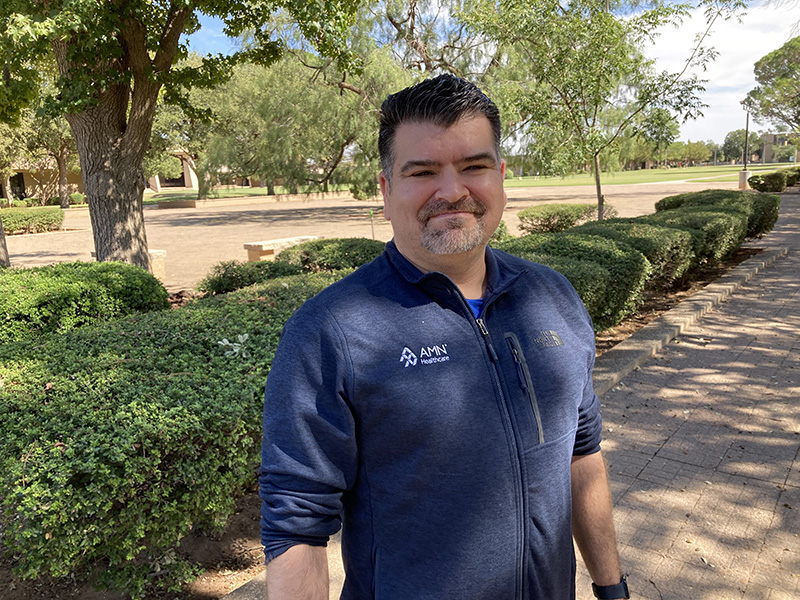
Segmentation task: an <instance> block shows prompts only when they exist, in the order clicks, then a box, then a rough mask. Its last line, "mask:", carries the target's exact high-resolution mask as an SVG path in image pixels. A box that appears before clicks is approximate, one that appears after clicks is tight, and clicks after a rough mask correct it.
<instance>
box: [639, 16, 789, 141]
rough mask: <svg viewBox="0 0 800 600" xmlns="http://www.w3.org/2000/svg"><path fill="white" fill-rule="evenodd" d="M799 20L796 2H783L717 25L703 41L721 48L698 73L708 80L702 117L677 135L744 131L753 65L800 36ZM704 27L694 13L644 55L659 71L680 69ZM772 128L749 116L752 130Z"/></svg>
mask: <svg viewBox="0 0 800 600" xmlns="http://www.w3.org/2000/svg"><path fill="white" fill-rule="evenodd" d="M798 23H800V2H790V3H785V2H784V3H783V6H780V7H779V6H777V5H772V6H769V7H767V6H763V5H760V6H756V5H754V6H751V7H750V8H748V9H747V11H746V14H745V15H744V16H742V17H741V23H739V22H737V21H736V20H735V19H734V20H731V21H724V22H718V23H716V24H715V25H714V27H713V28H712V33H711V35H710V38H709V41H708V43H707V45H709V46H712V47H713V48H714V49H715V50H716V51H717V52H719V56H718V57H717V59H716V61H714V62H713V63H711V64H710V65H709V66H708V68H707V70H706V72H705V73H703V72H698V73H697V74H698V75H699V76H700V77H701V78H702V79H707V80H708V82H707V83H706V84H705V88H706V90H705V92H704V93H702V94H701V96H700V97H701V99H702V101H703V103H704V104H707V105H708V108H706V109H704V110H703V114H704V116H703V117H700V118H698V119H697V120H695V121H688V122H687V123H685V124H683V125H682V126H681V135H680V139H681V140H683V141H687V140H691V141H698V140H703V141H705V140H713V141H715V142H717V143H720V144H721V143H722V141H723V140H724V139H725V134H726V133H728V132H729V131H732V130H734V129H744V128H745V125H746V113H745V111H744V109H743V108H742V106H741V104H739V103H740V101H742V100H744V98H745V97H746V96H747V92H749V91H750V90H751V89H753V88H754V87H755V86H756V80H755V75H754V74H753V66H754V65H755V63H756V61H758V60H759V59H760V58H761V57H763V56H765V55H766V54H769V53H770V52H772V51H773V50H777V49H778V48H780V47H781V46H783V45H784V44H785V43H786V42H788V41H789V40H790V39H791V38H792V37H795V36H797V35H800V31H797V30H795V28H796V27H798V25H797V24H798ZM704 25H705V19H704V17H703V15H702V14H699V13H698V14H695V15H693V17H692V18H691V19H690V20H685V21H684V23H683V26H682V27H681V28H679V29H674V28H669V29H666V30H664V31H663V32H662V34H661V36H660V37H659V38H657V41H656V44H655V45H654V46H653V47H651V48H650V49H646V51H645V54H646V55H647V56H649V57H650V58H654V59H655V60H656V68H658V69H659V70H661V69H666V70H669V71H679V70H680V69H682V68H683V63H684V61H685V60H686V57H687V56H688V53H689V51H690V48H691V47H692V43H693V40H694V36H695V35H696V34H697V32H698V31H701V30H702V29H703V27H704ZM772 129H773V128H772V127H771V126H770V125H769V124H768V123H763V124H762V123H754V121H753V120H752V119H751V120H750V130H751V131H754V130H755V131H759V132H765V133H766V132H768V131H770V132H771V131H772Z"/></svg>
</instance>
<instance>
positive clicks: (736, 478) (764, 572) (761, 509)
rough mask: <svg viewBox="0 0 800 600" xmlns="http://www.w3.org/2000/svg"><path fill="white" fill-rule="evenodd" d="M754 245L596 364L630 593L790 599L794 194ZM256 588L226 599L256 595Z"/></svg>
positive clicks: (799, 264)
mask: <svg viewBox="0 0 800 600" xmlns="http://www.w3.org/2000/svg"><path fill="white" fill-rule="evenodd" d="M752 245H753V246H758V247H764V248H767V249H768V250H767V251H766V252H765V253H762V254H761V255H760V256H758V257H755V258H753V259H750V260H749V261H746V262H745V263H742V265H740V266H739V267H737V268H736V269H735V270H734V271H732V272H731V273H730V274H729V275H728V276H726V277H725V279H723V280H719V281H718V282H717V283H715V284H712V286H709V288H707V289H706V290H705V292H703V293H701V294H700V295H696V296H693V297H692V298H691V299H690V300H688V301H687V302H684V303H683V304H682V305H681V306H679V307H676V308H675V309H673V310H672V311H670V312H669V313H667V314H665V315H663V316H662V318H660V319H659V320H658V321H657V322H654V323H653V324H651V326H649V327H648V329H647V331H644V330H643V331H642V332H639V333H638V334H636V335H635V336H633V337H632V338H631V339H630V340H629V341H627V342H625V343H624V344H622V345H620V346H617V347H616V348H615V349H614V350H612V351H610V352H607V353H606V354H604V355H603V356H602V357H600V359H598V363H597V369H596V374H597V377H596V384H597V388H598V392H599V393H601V402H602V405H603V415H604V427H605V432H604V435H605V442H604V446H603V447H604V452H605V455H606V458H607V460H608V463H609V476H610V479H611V487H612V492H613V495H614V503H615V521H616V523H617V529H618V538H619V543H620V550H621V554H622V561H623V568H624V569H625V571H626V572H627V573H628V574H629V578H628V580H629V585H630V588H631V592H632V597H633V598H639V599H648V600H650V599H652V600H700V599H702V600H729V599H732V598H737V599H746V600H797V599H798V598H800V537H799V536H800V514H799V513H800V402H799V401H798V397H799V396H800V305H799V304H798V300H800V296H799V295H798V291H800V253H798V248H800V195H797V194H785V195H784V196H783V199H782V207H781V217H780V219H779V221H778V224H777V226H776V228H775V229H774V231H773V232H772V233H770V234H769V235H768V236H766V237H765V238H764V239H762V240H759V241H757V242H756V243H754V244H752ZM787 250H788V252H787ZM726 300H727V301H726ZM709 311H710V312H709ZM701 317H702V318H701ZM656 352H657V354H656V355H655V356H654V357H653V358H650V357H651V356H652V355H653V354H655V353H656ZM329 550H330V551H329V556H330V557H331V562H332V565H331V567H332V571H333V578H334V589H332V590H331V598H338V591H337V588H338V586H340V585H341V579H340V577H341V566H340V563H339V562H338V557H337V555H336V550H337V548H336V546H335V544H334V545H332V547H331V548H330V549H329ZM578 562H579V566H578V580H577V600H591V599H592V598H593V595H592V593H591V587H590V580H589V577H588V574H587V573H586V570H585V568H584V566H583V564H582V563H581V561H580V558H579V561H578ZM263 585H264V575H263V573H262V574H261V575H260V576H258V577H256V578H255V579H254V580H252V581H251V582H249V583H248V584H246V585H244V586H242V587H241V588H239V589H238V590H236V591H234V592H233V593H231V594H229V595H228V596H226V600H249V599H253V600H256V599H258V600H263V597H264V596H263ZM509 600H510V599H509Z"/></svg>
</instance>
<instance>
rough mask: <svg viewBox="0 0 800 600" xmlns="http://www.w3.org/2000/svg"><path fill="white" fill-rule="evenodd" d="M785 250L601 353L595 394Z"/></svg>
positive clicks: (240, 594)
mask: <svg viewBox="0 0 800 600" xmlns="http://www.w3.org/2000/svg"><path fill="white" fill-rule="evenodd" d="M788 252H789V249H788V248H784V247H778V248H764V251H763V252H762V253H761V254H759V255H758V256H754V257H753V258H749V259H747V260H745V261H743V262H742V263H741V264H739V265H737V266H736V267H734V268H733V269H731V270H730V271H729V272H728V273H726V274H725V275H723V276H722V277H720V278H719V279H717V280H716V281H715V282H714V283H711V284H709V285H707V286H706V287H705V288H703V290H702V291H699V292H697V293H696V294H694V295H693V296H691V297H690V298H688V299H687V300H684V301H683V302H681V303H680V304H678V305H677V306H675V307H674V308H672V309H670V310H668V311H667V312H665V313H664V314H662V315H661V316H660V317H658V318H657V319H654V320H653V321H651V322H650V323H648V324H647V325H645V326H644V327H642V328H641V329H640V330H639V331H637V332H636V333H634V334H633V335H632V336H631V337H629V338H628V339H627V340H625V341H624V342H620V343H619V344H617V345H616V346H614V347H613V348H612V349H611V350H609V351H608V352H604V353H603V354H602V355H601V356H600V357H598V359H597V361H596V362H595V367H594V390H595V393H596V394H597V395H598V397H601V396H602V395H603V394H605V393H606V392H608V391H609V390H610V389H612V388H613V387H614V386H615V385H617V384H618V383H619V382H620V381H621V380H622V379H624V378H625V377H626V376H627V375H629V374H630V373H631V372H632V371H634V370H636V369H637V368H638V367H640V366H641V365H642V364H644V363H645V362H647V361H648V360H649V359H650V358H652V357H653V356H654V355H655V354H656V353H657V352H658V351H660V350H661V349H663V348H664V347H665V346H666V345H667V344H668V343H669V342H671V341H672V340H673V339H675V338H676V337H678V336H679V335H680V334H681V333H683V332H684V331H685V330H686V329H687V328H688V327H691V326H692V325H694V324H695V323H697V321H698V320H700V318H701V317H702V316H703V315H705V314H706V313H708V312H709V311H711V310H713V309H714V308H716V307H717V306H719V305H720V304H721V303H722V302H724V301H726V300H727V299H728V298H730V296H731V295H732V294H733V293H734V292H735V291H736V290H738V289H739V288H740V287H741V286H742V285H744V284H745V283H747V282H748V281H750V280H751V279H752V278H753V277H754V276H755V275H757V274H758V273H759V272H760V271H762V270H763V269H765V268H766V267H768V266H770V265H771V264H773V263H774V262H775V261H776V260H778V259H779V258H780V257H782V256H786V255H787V254H788ZM265 584H266V572H265V571H262V572H261V573H259V574H258V575H256V576H255V577H254V578H253V579H251V580H250V581H248V582H247V583H245V584H243V585H241V586H240V587H238V588H237V589H235V590H234V591H232V592H230V593H229V594H227V595H226V596H223V597H222V598H221V599H220V600H263V599H264V593H265V592H264V585H265Z"/></svg>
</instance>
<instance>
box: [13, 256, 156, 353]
mask: <svg viewBox="0 0 800 600" xmlns="http://www.w3.org/2000/svg"><path fill="white" fill-rule="evenodd" d="M166 308H169V299H168V294H167V291H166V290H165V289H164V286H163V285H161V282H159V281H158V279H156V278H155V277H153V276H152V275H151V274H150V273H148V272H147V271H145V270H144V269H141V268H139V267H135V266H133V265H129V264H125V263H115V262H102V263H81V262H77V263H61V264H56V265H50V266H46V267H36V268H32V269H14V268H9V269H3V270H2V271H0V340H2V342H3V343H11V342H17V341H19V340H23V339H32V338H34V337H36V336H38V335H41V334H42V333H49V332H64V331H69V330H70V329H75V328H77V327H81V326H83V325H88V324H90V323H96V322H98V321H104V320H108V319H115V318H119V317H122V316H126V315H130V314H133V313H137V312H147V311H150V310H163V309H166Z"/></svg>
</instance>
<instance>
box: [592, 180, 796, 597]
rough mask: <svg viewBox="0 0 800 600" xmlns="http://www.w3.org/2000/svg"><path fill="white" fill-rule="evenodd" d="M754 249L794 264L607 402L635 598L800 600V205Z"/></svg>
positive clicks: (787, 209) (618, 512)
mask: <svg viewBox="0 0 800 600" xmlns="http://www.w3.org/2000/svg"><path fill="white" fill-rule="evenodd" d="M754 245H760V246H774V245H780V246H787V247H788V248H789V254H788V255H787V256H786V257H783V258H780V259H779V260H778V261H777V262H775V263H774V264H773V265H771V266H770V267H768V268H766V269H764V270H763V271H762V272H761V273H759V274H758V275H757V276H756V277H755V278H754V279H753V280H752V281H751V282H750V283H748V284H746V285H745V286H743V287H742V288H741V289H739V290H738V291H737V292H736V293H735V294H734V296H733V297H732V298H731V300H729V301H728V302H726V303H724V304H722V305H721V306H720V307H719V308H718V309H717V310H715V311H714V312H712V313H710V314H708V315H706V316H705V317H703V319H702V320H701V321H700V323H699V324H698V326H696V327H693V328H691V329H689V330H688V331H686V332H685V334H684V335H681V336H680V337H679V338H677V339H676V340H675V341H674V342H672V343H671V344H669V345H668V347H667V348H666V349H665V350H664V351H662V352H661V353H659V355H657V356H656V357H655V358H653V359H652V360H650V361H649V362H647V363H646V364H645V365H644V366H642V367H641V368H640V369H639V370H638V371H636V372H634V373H632V374H631V375H629V376H627V377H626V378H624V379H623V380H622V382H621V383H620V384H619V385H617V386H616V387H615V388H613V389H612V390H611V391H609V392H608V393H606V394H605V395H604V396H603V398H602V404H603V406H604V412H603V414H604V421H605V428H606V432H605V436H606V442H605V453H606V457H607V459H608V462H609V470H610V478H611V485H612V489H613V494H614V501H615V505H616V509H615V518H616V521H617V528H618V537H619V541H620V545H621V551H622V558H623V562H624V567H625V569H626V570H627V571H628V572H629V573H630V577H629V581H630V586H631V589H632V591H633V592H635V595H634V596H633V597H636V598H648V599H653V600H667V599H669V600H674V599H685V600H690V599H692V600H693V599H709V600H710V599H719V600H723V599H725V600H727V599H729V598H746V599H747V600H756V599H759V600H760V599H764V600H767V599H769V600H784V599H785V600H789V599H794V600H797V599H798V598H800V537H798V536H800V454H799V452H798V450H800V304H799V302H798V301H800V295H798V292H799V291H800V253H798V252H797V250H798V248H800V196H798V195H785V196H784V198H783V206H782V209H781V218H780V220H779V222H778V225H777V227H776V229H775V230H774V231H773V232H772V233H771V234H770V235H768V236H766V237H765V238H764V239H763V240H760V241H759V242H758V243H756V244H754ZM588 586H589V582H588V579H587V578H586V576H585V575H584V574H582V575H581V576H580V577H579V581H578V598H579V599H580V600H584V599H585V600H589V599H590V598H592V594H591V592H590V591H589V589H588Z"/></svg>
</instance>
